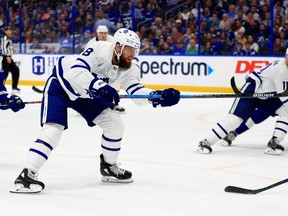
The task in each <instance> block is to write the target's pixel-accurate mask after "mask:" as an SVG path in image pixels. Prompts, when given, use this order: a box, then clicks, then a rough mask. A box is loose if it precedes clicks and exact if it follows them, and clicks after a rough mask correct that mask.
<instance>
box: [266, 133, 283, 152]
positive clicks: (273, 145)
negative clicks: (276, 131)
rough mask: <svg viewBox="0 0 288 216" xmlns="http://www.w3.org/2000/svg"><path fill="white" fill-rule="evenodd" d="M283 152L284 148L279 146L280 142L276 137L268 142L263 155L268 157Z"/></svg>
mask: <svg viewBox="0 0 288 216" xmlns="http://www.w3.org/2000/svg"><path fill="white" fill-rule="evenodd" d="M284 150H285V149H284V147H283V146H282V145H280V142H279V141H278V140H277V139H276V137H272V139H271V140H270V141H269V142H268V144H267V148H266V149H265V151H264V153H265V154H270V155H280V154H282V152H283V151H284Z"/></svg>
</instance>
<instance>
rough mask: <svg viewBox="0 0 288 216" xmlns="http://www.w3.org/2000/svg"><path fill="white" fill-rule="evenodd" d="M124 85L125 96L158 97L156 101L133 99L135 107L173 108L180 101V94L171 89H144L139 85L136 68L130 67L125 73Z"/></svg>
mask: <svg viewBox="0 0 288 216" xmlns="http://www.w3.org/2000/svg"><path fill="white" fill-rule="evenodd" d="M126 74H127V75H126V78H125V79H124V80H125V83H124V84H123V87H124V89H125V90H126V92H127V94H131V95H147V94H151V95H160V98H156V99H133V101H134V102H135V103H136V104H137V105H145V104H151V103H152V105H153V107H155V108H156V107H158V106H162V107H166V106H173V105H175V104H177V103H178V102H179V100H180V92H179V91H178V90H176V89H173V88H168V89H164V90H156V91H154V90H152V89H149V88H145V87H144V86H143V85H142V84H141V83H140V77H139V75H138V72H137V66H136V67H132V69H131V71H128V72H127V73H126Z"/></svg>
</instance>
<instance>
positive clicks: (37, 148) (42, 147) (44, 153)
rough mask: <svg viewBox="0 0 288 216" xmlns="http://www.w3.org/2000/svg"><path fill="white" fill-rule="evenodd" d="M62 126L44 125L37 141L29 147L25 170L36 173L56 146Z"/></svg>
mask: <svg viewBox="0 0 288 216" xmlns="http://www.w3.org/2000/svg"><path fill="white" fill-rule="evenodd" d="M63 130H64V126H62V125H58V124H50V123H49V124H44V125H43V127H42V129H41V131H40V134H39V136H38V138H37V140H36V141H35V142H34V143H33V144H32V145H31V147H30V149H29V152H28V157H27V163H26V166H25V167H26V168H28V169H29V170H31V171H33V172H35V173H37V172H38V170H39V169H40V168H41V167H42V166H43V164H44V163H45V162H46V160H47V159H48V157H49V155H50V153H51V152H52V150H53V149H55V148H56V146H57V145H58V143H59V141H60V139H61V136H62V132H63Z"/></svg>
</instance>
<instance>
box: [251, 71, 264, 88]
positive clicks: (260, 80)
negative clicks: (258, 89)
mask: <svg viewBox="0 0 288 216" xmlns="http://www.w3.org/2000/svg"><path fill="white" fill-rule="evenodd" d="M251 75H253V76H254V77H255V78H257V80H258V81H259V82H260V85H261V84H262V82H263V81H262V79H261V77H260V76H259V75H258V74H257V73H256V72H255V71H254V72H253V73H252V74H251Z"/></svg>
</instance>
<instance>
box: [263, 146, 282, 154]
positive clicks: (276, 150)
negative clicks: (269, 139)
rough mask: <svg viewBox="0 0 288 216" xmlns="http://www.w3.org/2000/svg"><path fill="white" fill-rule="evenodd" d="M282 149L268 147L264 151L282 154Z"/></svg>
mask: <svg viewBox="0 0 288 216" xmlns="http://www.w3.org/2000/svg"><path fill="white" fill-rule="evenodd" d="M282 152H283V151H282V150H280V149H275V150H274V149H272V148H270V147H267V148H266V149H265V151H264V153H265V154H268V155H281V154H282Z"/></svg>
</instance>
